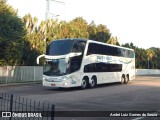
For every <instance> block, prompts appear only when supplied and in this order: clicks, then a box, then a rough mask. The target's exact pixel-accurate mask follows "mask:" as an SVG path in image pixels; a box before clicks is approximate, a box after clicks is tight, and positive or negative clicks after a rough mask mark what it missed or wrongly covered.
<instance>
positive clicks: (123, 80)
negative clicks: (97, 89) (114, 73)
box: [121, 75, 125, 84]
mask: <svg viewBox="0 0 160 120" xmlns="http://www.w3.org/2000/svg"><path fill="white" fill-rule="evenodd" d="M124 82H125V76H124V75H123V76H122V77H121V84H124Z"/></svg>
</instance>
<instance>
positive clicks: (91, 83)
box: [89, 78, 97, 88]
mask: <svg viewBox="0 0 160 120" xmlns="http://www.w3.org/2000/svg"><path fill="white" fill-rule="evenodd" d="M96 84H97V83H96V80H95V79H93V78H92V79H91V82H90V84H89V86H90V88H94V87H95V86H96Z"/></svg>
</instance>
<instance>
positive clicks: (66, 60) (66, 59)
mask: <svg viewBox="0 0 160 120" xmlns="http://www.w3.org/2000/svg"><path fill="white" fill-rule="evenodd" d="M68 60H69V56H68V55H67V56H66V57H65V62H66V63H68Z"/></svg>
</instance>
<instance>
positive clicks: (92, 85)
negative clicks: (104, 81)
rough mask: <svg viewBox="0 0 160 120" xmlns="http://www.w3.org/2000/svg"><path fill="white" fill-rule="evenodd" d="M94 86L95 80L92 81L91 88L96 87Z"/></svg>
mask: <svg viewBox="0 0 160 120" xmlns="http://www.w3.org/2000/svg"><path fill="white" fill-rule="evenodd" d="M94 86H95V80H94V79H92V81H91V87H94Z"/></svg>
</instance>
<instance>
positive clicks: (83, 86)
mask: <svg viewBox="0 0 160 120" xmlns="http://www.w3.org/2000/svg"><path fill="white" fill-rule="evenodd" d="M86 86H87V83H86V80H83V81H82V88H86Z"/></svg>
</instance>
